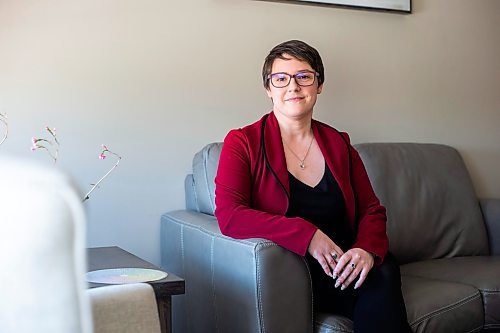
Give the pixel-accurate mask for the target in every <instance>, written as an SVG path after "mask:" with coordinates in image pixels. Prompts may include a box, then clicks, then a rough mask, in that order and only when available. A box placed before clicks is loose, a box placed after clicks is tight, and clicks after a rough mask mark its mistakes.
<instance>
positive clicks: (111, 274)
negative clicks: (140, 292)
mask: <svg viewBox="0 0 500 333" xmlns="http://www.w3.org/2000/svg"><path fill="white" fill-rule="evenodd" d="M167 275H168V274H167V273H165V272H162V271H158V270H156V269H148V268H112V269H100V270H97V271H91V272H88V273H87V274H86V277H87V281H88V282H93V283H106V284H125V283H138V282H149V281H156V280H161V279H163V278H166V277H167Z"/></svg>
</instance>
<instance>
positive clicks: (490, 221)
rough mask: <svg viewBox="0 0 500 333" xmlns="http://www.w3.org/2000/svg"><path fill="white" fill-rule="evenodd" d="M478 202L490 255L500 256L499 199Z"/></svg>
mask: <svg viewBox="0 0 500 333" xmlns="http://www.w3.org/2000/svg"><path fill="white" fill-rule="evenodd" d="M480 202H481V211H482V212H483V216H484V222H485V223H486V229H487V231H488V240H489V243H490V254H491V255H500V199H482V200H480Z"/></svg>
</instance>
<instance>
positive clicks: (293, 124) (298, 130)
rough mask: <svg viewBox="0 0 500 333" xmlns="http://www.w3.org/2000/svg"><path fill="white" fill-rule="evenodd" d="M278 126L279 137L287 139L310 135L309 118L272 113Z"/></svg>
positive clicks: (302, 137)
mask: <svg viewBox="0 0 500 333" xmlns="http://www.w3.org/2000/svg"><path fill="white" fill-rule="evenodd" d="M274 114H275V116H276V119H277V120H278V124H279V127H280V132H281V137H282V138H283V139H287V140H290V139H292V140H298V139H304V138H307V137H309V136H310V135H311V121H312V120H311V118H310V117H302V118H298V119H294V118H289V117H284V116H283V115H281V114H279V113H278V112H275V113H274Z"/></svg>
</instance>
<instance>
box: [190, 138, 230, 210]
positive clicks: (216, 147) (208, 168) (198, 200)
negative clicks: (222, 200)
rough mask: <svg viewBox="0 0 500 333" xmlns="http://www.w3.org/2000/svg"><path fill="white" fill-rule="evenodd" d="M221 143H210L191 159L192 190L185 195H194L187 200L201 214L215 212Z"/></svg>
mask: <svg viewBox="0 0 500 333" xmlns="http://www.w3.org/2000/svg"><path fill="white" fill-rule="evenodd" d="M221 150H222V142H215V143H210V144H208V145H206V146H205V147H203V149H202V150H200V151H199V152H198V153H196V155H194V158H193V189H194V191H186V194H190V195H194V198H187V201H191V202H193V200H192V199H194V202H195V206H196V208H197V210H198V211H199V212H201V213H205V214H210V215H214V211H215V176H216V175H217V167H218V166H219V157H220V152H221Z"/></svg>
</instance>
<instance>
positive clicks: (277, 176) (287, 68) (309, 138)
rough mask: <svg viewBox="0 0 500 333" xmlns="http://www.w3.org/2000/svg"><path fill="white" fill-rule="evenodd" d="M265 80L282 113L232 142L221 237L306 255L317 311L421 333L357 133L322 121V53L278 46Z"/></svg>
mask: <svg viewBox="0 0 500 333" xmlns="http://www.w3.org/2000/svg"><path fill="white" fill-rule="evenodd" d="M262 79H263V83H264V87H265V89H266V92H267V95H268V96H269V97H270V98H271V101H272V103H273V110H272V112H270V113H269V114H266V115H264V116H263V117H262V118H261V119H260V120H259V121H257V122H255V123H253V124H251V125H248V126H246V127H243V128H241V129H237V130H232V131H230V132H229V133H228V135H227V136H226V138H225V140H224V146H223V149H222V152H221V155H220V161H219V167H218V171H217V177H216V179H215V183H216V190H215V193H216V198H215V201H216V210H215V215H216V217H217V219H218V221H219V225H220V229H221V232H222V233H223V234H225V235H227V236H230V237H233V238H256V237H258V238H266V239H269V240H271V241H273V242H275V243H277V244H278V245H281V246H282V247H284V248H286V249H288V250H290V251H292V252H294V253H297V254H298V255H301V256H305V257H306V260H307V263H308V266H309V269H310V272H311V277H312V285H313V294H314V308H315V310H316V311H322V312H331V313H336V314H340V315H344V316H347V317H349V318H351V319H352V320H353V322H354V331H355V332H371V333H373V332H384V333H388V332H397V333H401V332H411V330H410V328H409V325H408V323H407V319H406V309H405V305H404V301H403V297H402V293H401V279H400V275H399V267H398V265H397V264H396V262H395V260H394V259H393V258H392V256H390V255H389V254H387V250H388V239H387V235H386V214H385V208H384V207H382V206H381V205H380V202H379V200H378V199H377V197H376V196H375V194H374V192H373V189H372V187H371V184H370V181H369V179H368V176H367V174H366V171H365V168H364V166H363V163H362V161H361V159H360V157H359V155H358V154H357V152H356V151H355V150H354V148H353V147H352V146H351V144H350V143H349V137H348V135H347V134H346V133H340V132H338V131H337V130H336V129H334V128H333V127H330V126H329V125H326V124H324V123H321V122H319V121H316V120H314V119H313V117H312V116H313V108H314V105H315V103H316V99H317V96H318V94H320V93H321V90H322V88H323V82H324V69H323V64H322V60H321V57H320V55H319V53H318V52H317V51H316V49H314V48H313V47H311V46H309V45H308V44H306V43H304V42H301V41H297V40H292V41H288V42H284V43H282V44H280V45H277V46H276V47H274V48H273V49H272V50H271V52H270V53H269V55H268V56H267V58H266V59H265V62H264V66H263V70H262Z"/></svg>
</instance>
